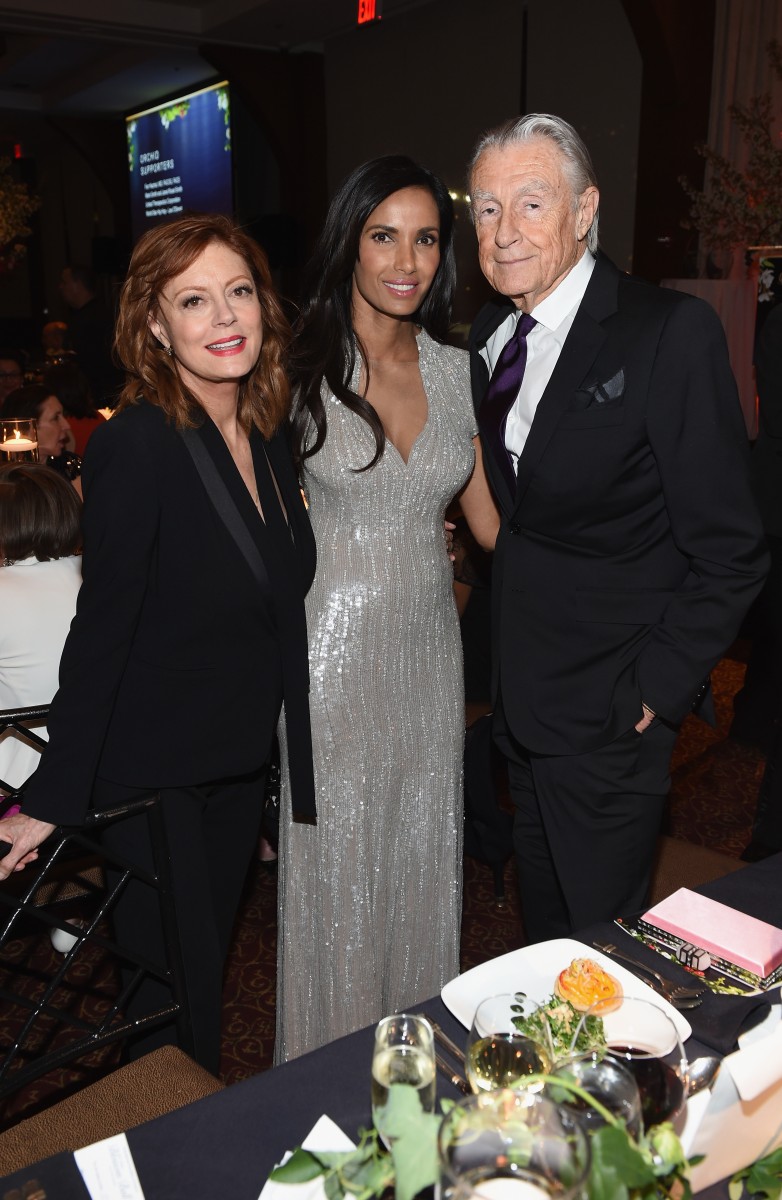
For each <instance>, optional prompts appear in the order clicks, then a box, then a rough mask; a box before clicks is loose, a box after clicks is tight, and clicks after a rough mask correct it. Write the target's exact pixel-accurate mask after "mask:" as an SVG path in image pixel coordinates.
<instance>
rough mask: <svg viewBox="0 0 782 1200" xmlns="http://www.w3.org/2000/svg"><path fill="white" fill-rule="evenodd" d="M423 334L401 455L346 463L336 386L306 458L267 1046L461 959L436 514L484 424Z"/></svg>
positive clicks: (446, 571)
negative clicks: (294, 680)
mask: <svg viewBox="0 0 782 1200" xmlns="http://www.w3.org/2000/svg"><path fill="white" fill-rule="evenodd" d="M418 345H419V360H420V366H421V376H422V379H423V383H424V389H425V391H426V395H427V399H428V404H429V412H428V419H427V423H426V426H425V428H424V429H423V431H422V432H421V435H420V437H419V438H418V440H417V441H416V443H415V445H414V446H413V449H412V451H411V453H410V458H409V461H408V463H407V465H405V463H404V461H403V459H402V458H401V456H400V455H399V453H398V452H397V450H396V448H395V447H394V446H392V445H391V444H387V445H386V449H385V453H384V454H383V457H382V459H381V460H380V462H379V463H378V464H377V465H376V466H375V467H374V468H373V469H372V470H371V471H366V472H364V473H363V474H355V473H354V472H353V471H351V469H350V468H351V467H361V466H364V464H365V463H367V462H368V461H369V460H370V458H371V457H372V455H373V453H374V438H373V436H372V434H371V432H370V430H369V428H368V426H367V425H366V423H365V422H364V421H362V420H361V419H360V418H359V417H357V416H355V415H354V414H353V413H351V412H350V411H349V410H348V409H347V408H346V407H345V406H344V405H342V404H341V403H340V402H339V401H337V400H336V399H335V398H334V397H333V396H331V395H330V394H328V393H324V397H325V403H326V413H327V419H328V435H327V438H326V442H325V445H324V447H323V449H322V450H321V451H320V453H319V454H317V455H316V456H315V457H314V458H310V459H308V460H307V469H306V475H305V484H306V489H307V493H308V497H309V502H310V517H311V519H312V525H313V528H314V530H315V538H316V541H317V546H318V569H317V574H316V577H315V583H314V585H313V587H312V590H311V592H310V594H309V596H308V598H307V620H308V627H309V638H310V676H311V693H310V709H311V714H312V732H313V743H314V760H315V786H316V789H317V803H318V824H317V827H312V826H307V825H302V824H291V821H290V795H289V792H288V788H287V778H286V771H285V769H283V797H282V814H281V815H282V820H281V847H280V867H279V897H280V904H279V941H278V964H277V966H278V983H277V1044H276V1047H275V1061H277V1062H283V1061H285V1060H286V1059H289V1058H293V1057H295V1056H296V1055H298V1054H303V1053H304V1052H305V1051H307V1050H311V1049H313V1048H314V1047H316V1046H319V1045H321V1044H322V1043H324V1042H327V1041H330V1040H331V1039H332V1038H336V1037H341V1036H342V1035H343V1034H346V1033H349V1032H351V1031H352V1030H354V1029H358V1028H360V1027H362V1026H364V1025H367V1024H369V1023H370V1022H373V1021H377V1020H379V1019H380V1017H382V1016H384V1015H385V1014H387V1013H392V1012H395V1011H398V1010H400V1009H402V1008H404V1007H405V1006H406V1005H410V1004H412V1003H414V1002H415V1001H417V1000H423V999H426V998H427V997H429V996H432V995H434V994H435V993H436V992H438V991H439V990H440V988H441V987H442V985H443V983H444V982H445V981H446V980H448V979H450V978H452V977H453V976H454V975H456V974H457V972H458V970H459V926H460V918H461V852H462V746H463V737H464V694H463V674H462V656H461V644H460V640H459V628H458V621H457V616H456V609H455V605H454V599H453V590H452V571H451V564H450V561H449V559H448V555H447V551H446V547H445V540H444V534H443V515H444V512H445V508H446V505H447V504H448V502H449V501H450V500H451V498H452V497H453V496H454V494H455V493H456V492H457V491H459V489H460V488H461V487H462V486H463V484H464V483H465V482H466V480H467V479H468V478H469V475H470V472H471V471H472V467H473V462H474V450H473V445H472V438H473V436H474V435H475V433H476V428H475V417H474V413H473V406H472V401H471V398H470V385H469V370H468V359H467V355H466V354H465V353H464V351H461V350H454V349H451V348H448V347H442V346H439V345H437V344H436V343H435V342H433V341H431V339H430V338H428V337H427V335H426V334H424V333H422V334H420V335H419V339H418ZM354 386H355V380H354ZM281 731H282V738H281V740H282V741H283V745H282V750H283V768H285V762H286V748H285V745H284V725H281Z"/></svg>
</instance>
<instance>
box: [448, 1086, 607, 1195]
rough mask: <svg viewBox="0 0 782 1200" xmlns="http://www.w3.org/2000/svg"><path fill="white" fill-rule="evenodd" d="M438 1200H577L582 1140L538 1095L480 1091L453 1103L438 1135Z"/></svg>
mask: <svg viewBox="0 0 782 1200" xmlns="http://www.w3.org/2000/svg"><path fill="white" fill-rule="evenodd" d="M437 1151H438V1159H439V1187H438V1190H437V1196H438V1200H550V1198H554V1200H576V1198H578V1200H580V1197H581V1196H582V1195H583V1188H584V1184H585V1181H586V1178H587V1175H588V1173H589V1167H590V1162H591V1153H590V1146H589V1139H588V1138H587V1136H586V1133H585V1132H584V1130H583V1129H582V1127H581V1125H580V1123H579V1122H578V1120H577V1119H576V1118H575V1117H573V1116H572V1114H571V1113H569V1112H567V1111H566V1110H564V1109H563V1110H559V1109H558V1108H557V1106H556V1105H554V1104H552V1103H551V1101H550V1100H548V1099H546V1097H545V1096H542V1095H541V1094H540V1093H539V1092H533V1091H531V1090H529V1089H526V1090H522V1091H516V1092H514V1091H508V1090H505V1091H496V1092H481V1093H479V1094H478V1095H477V1096H470V1097H469V1098H468V1099H466V1100H462V1101H460V1102H459V1103H458V1104H455V1105H454V1106H453V1108H451V1109H450V1111H449V1112H448V1115H447V1116H446V1117H445V1118H444V1120H443V1123H442V1125H441V1126H440V1131H439V1134H438V1138H437Z"/></svg>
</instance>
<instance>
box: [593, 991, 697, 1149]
mask: <svg viewBox="0 0 782 1200" xmlns="http://www.w3.org/2000/svg"><path fill="white" fill-rule="evenodd" d="M585 1015H588V1016H593V1017H602V1018H603V1031H604V1033H605V1039H606V1045H607V1047H608V1054H609V1055H610V1056H611V1057H612V1058H614V1059H616V1060H617V1061H618V1062H620V1063H621V1064H622V1065H623V1066H624V1067H627V1069H628V1070H629V1071H630V1073H631V1074H632V1076H633V1078H634V1079H635V1082H636V1085H637V1087H638V1091H639V1093H640V1096H641V1117H642V1120H643V1124H644V1128H645V1129H649V1128H650V1127H651V1126H652V1125H659V1124H661V1123H662V1122H663V1121H673V1120H674V1119H675V1118H676V1117H677V1116H678V1115H679V1113H680V1112H681V1111H682V1109H683V1108H684V1104H685V1101H686V1099H687V1070H688V1064H687V1055H686V1054H685V1051H684V1046H683V1045H682V1040H681V1038H680V1036H679V1031H678V1029H677V1028H676V1025H675V1023H674V1021H673V1020H672V1018H671V1017H670V1016H669V1014H668V1013H667V1012H665V1011H664V1010H663V1009H662V1008H660V1007H659V1005H657V1004H655V1003H654V1001H652V1000H641V999H638V998H636V997H635V996H625V997H624V999H623V1000H622V1003H621V1004H620V1006H619V1007H618V1008H617V1009H615V1010H614V1011H613V1012H607V1013H604V1012H601V1001H598V1002H597V1003H596V1004H593V1005H592V1007H591V1008H590V1009H589V1012H588V1014H585Z"/></svg>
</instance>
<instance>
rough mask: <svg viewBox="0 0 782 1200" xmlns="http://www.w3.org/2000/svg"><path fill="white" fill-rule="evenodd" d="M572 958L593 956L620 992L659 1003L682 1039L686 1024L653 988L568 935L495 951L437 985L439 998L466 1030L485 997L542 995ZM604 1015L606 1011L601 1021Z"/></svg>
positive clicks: (535, 997) (688, 1029)
mask: <svg viewBox="0 0 782 1200" xmlns="http://www.w3.org/2000/svg"><path fill="white" fill-rule="evenodd" d="M574 958H591V959H594V961H595V962H597V963H600V965H601V967H604V968H605V970H606V971H609V972H610V974H611V975H613V976H614V977H615V978H616V979H618V980H619V982H620V983H621V985H622V989H623V991H624V994H625V995H626V996H636V997H637V998H638V999H639V1000H651V1001H652V1002H653V1003H654V1004H656V1005H657V1007H658V1008H662V1009H663V1010H664V1011H665V1012H666V1013H668V1015H669V1016H670V1018H671V1020H672V1021H673V1022H674V1024H675V1025H676V1028H677V1030H678V1031H679V1037H680V1038H681V1039H682V1041H683V1042H686V1040H687V1038H688V1037H689V1036H690V1034H691V1033H692V1027H691V1025H690V1023H689V1021H687V1020H686V1019H685V1018H684V1017H683V1016H682V1014H681V1013H680V1012H679V1011H678V1010H677V1009H675V1008H674V1007H673V1006H672V1005H671V1004H669V1003H668V1001H667V1000H664V999H663V997H662V996H661V995H660V994H659V993H658V992H655V991H653V989H652V988H650V987H647V985H646V984H645V983H642V982H641V980H640V979H636V977H635V975H632V974H631V973H630V972H629V971H626V970H625V968H624V967H623V966H621V964H620V963H618V962H615V961H614V960H613V959H612V958H607V957H606V955H605V954H601V953H600V951H599V950H594V949H593V948H592V947H591V946H585V945H584V944H583V942H576V941H574V940H573V939H572V938H556V939H555V940H554V941H550V942H537V943H536V944H535V945H534V946H524V947H523V948H522V949H521V950H511V952H510V954H501V955H500V957H499V958H493V959H491V960H490V961H489V962H485V963H481V964H480V966H478V967H473V969H472V970H471V971H465V972H464V974H463V975H457V976H456V978H455V979H452V980H451V981H450V982H449V983H446V985H445V987H444V988H443V990H442V993H441V995H442V998H443V1003H444V1004H445V1006H446V1008H448V1009H450V1011H451V1012H452V1013H453V1015H454V1016H455V1017H456V1019H457V1021H461V1023H462V1025H463V1026H464V1027H465V1029H469V1028H470V1026H471V1025H472V1019H473V1017H474V1016H475V1010H476V1008H477V1007H478V1005H479V1004H480V1002H481V1000H485V999H486V997H487V996H496V995H499V993H500V992H525V993H526V994H527V995H528V996H529V997H530V999H532V1000H538V1001H543V1000H547V999H548V998H549V996H550V995H551V993H552V992H553V991H554V981H555V980H556V978H557V975H559V973H560V971H564V970H565V969H566V968H567V967H568V966H569V965H570V963H571V961H572V960H573V959H574ZM610 1020H611V1015H610V1013H609V1014H608V1015H607V1016H606V1017H605V1021H606V1022H609V1021H610Z"/></svg>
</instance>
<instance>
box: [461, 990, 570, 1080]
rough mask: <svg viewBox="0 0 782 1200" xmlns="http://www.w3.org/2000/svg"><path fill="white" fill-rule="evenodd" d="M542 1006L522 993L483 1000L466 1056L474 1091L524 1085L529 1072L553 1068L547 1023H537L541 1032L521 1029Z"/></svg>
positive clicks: (466, 1065)
mask: <svg viewBox="0 0 782 1200" xmlns="http://www.w3.org/2000/svg"><path fill="white" fill-rule="evenodd" d="M539 1008H540V1005H539V1004H537V1003H536V1002H535V1001H534V1000H530V999H529V998H528V997H527V996H524V995H522V993H520V992H517V993H505V994H503V995H499V996H489V998H488V999H486V1000H482V1001H481V1003H480V1004H479V1005H478V1008H477V1009H476V1012H475V1017H474V1018H473V1023H472V1028H471V1029H470V1035H469V1037H468V1038H467V1053H466V1056H465V1058H466V1061H465V1074H466V1075H467V1082H468V1083H469V1085H470V1087H471V1088H472V1090H473V1091H474V1092H491V1091H494V1090H496V1089H497V1088H514V1087H524V1086H525V1080H526V1077H527V1076H528V1075H534V1074H538V1073H539V1072H546V1071H548V1070H549V1069H550V1068H551V1063H552V1061H553V1049H552V1045H551V1041H550V1037H549V1036H547V1031H548V1024H547V1022H546V1021H545V1020H542V1021H540V1022H538V1023H536V1026H535V1028H536V1029H537V1030H538V1032H537V1033H536V1034H534V1035H531V1034H530V1033H529V1032H526V1031H525V1032H524V1033H522V1031H521V1030H520V1029H519V1025H520V1024H521V1023H522V1022H526V1021H528V1019H529V1018H530V1017H532V1016H533V1015H534V1014H535V1013H536V1012H537V1011H538V1009H539ZM527 1028H529V1027H527ZM541 1086H542V1085H541Z"/></svg>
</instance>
